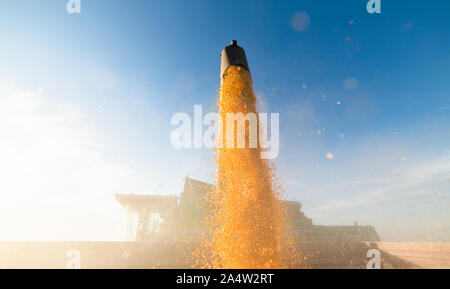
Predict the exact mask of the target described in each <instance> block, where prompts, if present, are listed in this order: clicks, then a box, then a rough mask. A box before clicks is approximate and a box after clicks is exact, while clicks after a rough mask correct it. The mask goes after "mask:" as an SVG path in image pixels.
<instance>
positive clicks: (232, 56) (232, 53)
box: [220, 40, 250, 79]
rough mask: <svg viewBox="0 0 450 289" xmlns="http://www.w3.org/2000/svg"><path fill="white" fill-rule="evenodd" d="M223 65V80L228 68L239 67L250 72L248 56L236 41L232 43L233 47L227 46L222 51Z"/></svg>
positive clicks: (221, 66)
mask: <svg viewBox="0 0 450 289" xmlns="http://www.w3.org/2000/svg"><path fill="white" fill-rule="evenodd" d="M221 58H222V60H221V64H220V78H221V79H222V77H223V75H224V73H225V71H226V70H227V69H228V67H230V66H233V65H237V66H241V67H243V68H245V69H247V71H250V69H249V67H248V62H247V56H246V55H245V51H244V49H243V48H242V47H240V46H238V45H237V41H236V40H232V41H231V45H228V46H226V47H225V48H224V49H223V50H222V54H221Z"/></svg>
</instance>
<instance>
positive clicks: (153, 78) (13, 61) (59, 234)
mask: <svg viewBox="0 0 450 289" xmlns="http://www.w3.org/2000/svg"><path fill="white" fill-rule="evenodd" d="M280 2H281V1H226V2H224V1H137V0H132V1H130V0H128V1H118V0H117V1H106V0H81V4H82V8H81V14H79V15H76V14H72V15H71V14H68V13H67V12H66V9H65V5H66V1H65V0H59V1H56V0H53V1H23V0H20V1H17V0H16V1H12V0H8V1H2V2H1V3H0V37H1V45H0V64H1V65H0V106H1V108H0V110H1V111H2V114H1V116H0V118H1V119H2V121H1V122H2V123H3V125H1V126H0V127H1V128H2V129H1V130H0V131H2V134H1V135H0V139H2V142H1V143H2V146H1V150H0V151H1V152H0V155H1V156H2V159H3V160H4V161H3V162H2V164H0V172H2V174H3V176H4V181H3V186H2V185H1V184H0V200H1V202H0V203H1V205H0V208H1V210H0V211H1V213H0V214H2V215H3V216H2V217H1V218H0V219H1V221H0V223H1V224H2V226H3V227H4V228H5V230H4V231H3V232H1V233H0V234H1V235H0V239H4V240H6V239H11V240H17V239H24V240H28V239H39V240H63V239H64V240H78V239H80V240H121V239H123V238H124V232H125V229H124V218H125V217H124V211H123V209H122V208H121V207H120V206H119V205H118V204H116V202H115V200H114V199H113V194H115V193H127V192H131V191H132V192H135V193H158V194H178V193H179V192H180V191H181V190H182V184H183V178H184V177H185V176H186V175H189V176H191V177H194V178H197V179H200V180H205V181H212V179H213V178H212V174H213V173H214V168H213V167H212V165H211V160H212V155H211V152H210V151H208V150H207V149H201V150H176V149H174V148H172V147H171V145H170V131H171V130H172V129H173V127H172V126H171V125H170V119H171V117H172V115H173V114H174V113H176V112H186V113H189V114H192V113H193V108H194V104H202V105H204V107H205V108H209V107H211V106H212V105H213V104H214V100H215V97H216V95H217V90H218V86H219V65H220V63H219V61H220V59H219V54H220V51H221V49H222V48H223V47H224V46H225V45H228V44H229V42H230V41H231V39H237V40H238V42H239V44H240V45H242V46H243V47H244V48H245V50H246V52H247V57H248V61H249V64H250V69H251V72H252V76H253V80H254V88H255V91H256V93H257V95H258V97H259V102H260V106H261V108H262V109H263V110H266V111H268V112H278V113H280V142H281V150H280V155H279V157H278V158H277V159H276V160H275V164H276V165H277V167H278V175H279V176H280V179H281V181H282V183H283V184H284V187H285V189H286V191H287V197H288V198H289V199H295V200H298V201H301V202H302V204H303V210H304V212H305V213H306V215H307V216H309V217H312V218H313V221H314V223H317V224H330V225H339V224H342V225H350V224H353V222H354V221H357V222H358V223H360V224H371V225H374V226H375V227H376V229H377V231H378V232H379V234H380V235H381V237H382V238H383V239H385V240H413V241H449V240H450V231H449V227H450V216H449V204H450V198H449V194H450V192H449V188H450V94H449V92H450V71H449V70H450V54H449V51H450V50H449V48H450V19H449V18H448V17H447V14H448V11H449V9H450V4H448V2H447V1H435V2H434V3H433V5H431V4H430V3H426V2H424V1H386V0H382V1H381V2H382V13H381V14H379V15H376V14H368V13H367V12H366V10H365V9H366V8H365V6H366V1H356V0H355V1H345V4H344V1H283V2H282V3H280ZM327 153H332V154H333V159H331V160H330V159H328V158H327V157H326V155H327ZM19 206H20V207H22V208H23V210H24V211H25V212H26V213H25V214H23V213H18V212H17V207H19ZM43 211H45V212H47V213H46V214H43V213H42V212H43ZM55 215H58V216H59V218H54V216H55ZM6 218H8V219H6ZM10 220H14V221H10ZM30 220H34V221H33V222H31V223H30ZM19 228H26V230H23V229H19ZM55 228H58V230H56V229H55Z"/></svg>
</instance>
